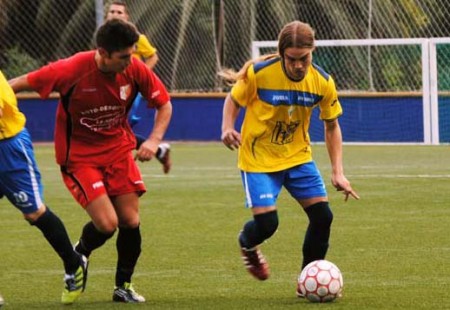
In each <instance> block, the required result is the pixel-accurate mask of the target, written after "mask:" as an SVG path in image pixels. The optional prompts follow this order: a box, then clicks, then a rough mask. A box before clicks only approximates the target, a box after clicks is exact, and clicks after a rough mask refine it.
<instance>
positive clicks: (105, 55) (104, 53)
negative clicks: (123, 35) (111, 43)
mask: <svg viewBox="0 0 450 310" xmlns="http://www.w3.org/2000/svg"><path fill="white" fill-rule="evenodd" d="M98 53H99V54H100V56H101V57H102V58H108V57H109V53H108V51H107V50H105V49H104V48H103V47H99V48H98Z"/></svg>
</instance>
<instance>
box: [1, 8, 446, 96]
mask: <svg viewBox="0 0 450 310" xmlns="http://www.w3.org/2000/svg"><path fill="white" fill-rule="evenodd" d="M108 4H109V3H108V1H107V0H104V1H102V0H0V68H1V69H2V70H3V72H4V73H5V74H6V75H7V76H8V77H13V76H17V75H19V74H23V73H25V72H27V71H29V70H32V69H35V68H38V67H39V66H41V65H43V64H45V63H48V62H50V61H54V60H56V59H58V58H63V57H67V56H69V55H71V54H73V53H75V52H77V51H81V50H86V49H91V48H93V36H94V33H95V30H96V27H97V25H98V23H100V22H101V20H102V17H103V16H102V15H103V14H104V12H105V10H106V8H107V6H108ZM128 7H129V11H130V16H131V20H132V21H133V22H134V23H135V24H136V25H137V27H138V29H139V30H140V31H141V32H142V33H145V34H146V35H147V36H148V37H149V38H150V40H151V42H152V44H153V45H154V46H155V47H156V48H157V50H158V54H159V58H160V61H159V62H158V64H157V66H156V68H155V71H156V73H157V74H158V75H159V76H160V77H161V79H162V80H163V81H164V83H165V84H166V85H167V86H168V88H169V89H170V91H172V92H216V91H222V90H224V85H223V84H222V83H221V81H220V79H219V78H218V76H217V72H218V71H219V70H220V69H221V68H222V67H228V68H234V69H239V68H240V67H241V65H242V64H243V63H244V62H245V61H246V60H248V59H249V58H250V57H251V43H252V42H253V41H265V40H269V41H270V40H276V38H277V34H278V32H279V30H280V29H281V27H282V26H283V25H284V24H286V23H287V22H290V21H292V20H295V19H298V20H302V21H305V22H308V23H310V24H311V25H312V26H313V28H314V29H315V30H316V38H317V39H318V40H339V39H367V38H370V39H377V38H380V39H386V38H437V37H448V36H450V32H449V29H450V1H446V0H408V1H399V0H276V1H275V0H183V1H181V0H129V1H128ZM442 49H443V50H444V52H443V53H442V55H443V56H442V58H441V60H440V66H441V68H440V70H441V72H449V71H450V68H449V67H450V53H446V52H445V50H446V47H445V46H444V47H442ZM342 53H344V54H345V53H348V52H342ZM353 53H354V51H353ZM364 53H366V51H361V54H362V55H363V54H364ZM339 54H340V53H334V52H331V53H329V54H328V55H327V56H326V58H325V59H323V57H321V59H320V61H321V63H323V64H324V66H325V67H328V68H325V69H328V70H329V71H333V70H332V68H333V66H334V64H339V62H340V59H341V58H340V57H342V55H341V56H340V55H339ZM380 55H382V56H380V57H381V58H380V59H377V60H374V62H375V63H376V62H380V63H382V62H385V61H389V62H395V63H396V66H394V67H396V68H402V67H403V68H406V67H407V66H408V64H410V63H411V62H415V61H416V60H417V51H414V50H411V51H406V52H405V50H404V49H401V48H399V49H398V50H397V51H394V52H393V53H392V52H389V53H387V54H386V53H382V52H380ZM321 63H319V64H321ZM339 70H341V71H340V73H339V76H338V77H336V80H337V85H338V88H340V86H341V85H344V86H345V85H352V88H354V87H356V88H357V89H356V90H360V91H374V90H373V89H370V85H365V84H361V85H355V84H354V83H350V82H349V81H348V80H347V79H350V78H351V76H353V75H358V74H359V73H358V72H355V70H358V66H353V65H352V64H348V65H346V66H345V68H342V69H339ZM374 70H377V68H376V67H374ZM344 71H345V72H344ZM352 72H355V74H353V73H352ZM384 74H388V75H392V76H394V77H395V74H396V72H385V73H384ZM444 77H445V76H444ZM410 80H411V83H414V81H415V79H410ZM408 82H409V80H408V79H406V80H403V81H402V83H400V84H399V85H394V86H393V87H392V89H389V88H387V87H384V88H385V89H383V87H381V90H388V91H391V90H394V91H410V90H415V89H416V88H417V85H411V84H408ZM441 84H442V89H443V90H449V89H447V88H446V87H449V88H450V86H449V85H450V82H449V83H441ZM340 90H346V89H342V88H341V89H340ZM378 90H379V89H378Z"/></svg>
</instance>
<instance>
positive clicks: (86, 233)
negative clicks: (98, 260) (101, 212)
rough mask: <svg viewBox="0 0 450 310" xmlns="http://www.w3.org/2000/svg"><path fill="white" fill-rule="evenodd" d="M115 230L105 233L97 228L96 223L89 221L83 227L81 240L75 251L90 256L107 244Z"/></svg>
mask: <svg viewBox="0 0 450 310" xmlns="http://www.w3.org/2000/svg"><path fill="white" fill-rule="evenodd" d="M113 235H114V232H112V233H111V234H104V233H102V232H100V231H98V230H97V228H95V226H94V223H92V222H88V223H87V224H86V225H84V227H83V232H82V233H81V237H80V240H79V241H78V244H77V246H76V247H75V251H77V252H78V253H80V254H83V255H84V256H86V257H89V256H90V255H91V253H92V251H94V250H95V249H97V248H99V247H101V246H102V245H103V244H105V242H106V240H108V239H109V238H111V237H112V236H113Z"/></svg>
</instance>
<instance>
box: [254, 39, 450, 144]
mask: <svg viewBox="0 0 450 310" xmlns="http://www.w3.org/2000/svg"><path fill="white" fill-rule="evenodd" d="M315 43H316V46H318V47H320V46H380V45H381V46H382V45H420V47H421V60H422V107H423V131H424V132H423V136H424V141H423V143H424V144H428V145H437V144H439V109H438V83H437V82H438V81H437V76H438V69H437V53H436V50H437V47H436V46H437V44H450V38H416V39H361V40H317V41H316V42H315ZM277 46H278V42H277V41H253V42H252V58H257V57H259V56H260V55H261V54H260V49H261V48H267V47H269V48H270V47H273V48H277Z"/></svg>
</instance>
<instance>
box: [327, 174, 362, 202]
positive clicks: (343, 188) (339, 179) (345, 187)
mask: <svg viewBox="0 0 450 310" xmlns="http://www.w3.org/2000/svg"><path fill="white" fill-rule="evenodd" d="M331 183H332V184H333V186H334V187H335V188H336V190H337V191H339V192H342V193H343V194H344V196H345V198H344V200H345V201H347V200H348V198H349V197H353V198H355V199H356V200H358V199H359V195H358V194H357V193H356V191H354V190H353V188H352V186H351V185H350V182H349V181H348V180H347V178H346V177H345V176H344V175H340V176H333V177H332V179H331Z"/></svg>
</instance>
